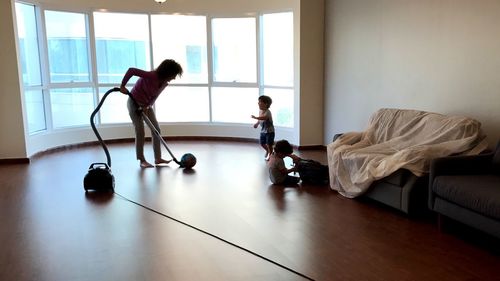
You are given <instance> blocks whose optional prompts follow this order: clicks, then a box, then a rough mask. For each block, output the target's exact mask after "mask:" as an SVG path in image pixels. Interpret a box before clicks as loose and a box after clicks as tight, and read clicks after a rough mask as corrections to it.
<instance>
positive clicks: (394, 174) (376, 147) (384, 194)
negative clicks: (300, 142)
mask: <svg viewBox="0 0 500 281" xmlns="http://www.w3.org/2000/svg"><path fill="white" fill-rule="evenodd" d="M487 147H488V143H487V142H486V140H485V136H484V134H483V133H482V130H481V123H480V122H478V121H477V120H474V119H472V118H468V117H463V116H447V115H442V114H439V113H433V112H426V111H420V110H412V109H394V108H382V109H379V110H377V111H376V112H374V113H373V114H372V115H371V117H370V120H369V122H368V126H367V128H366V129H365V130H364V131H359V132H358V131H356V132H346V133H342V134H338V135H336V138H334V140H333V141H332V143H330V144H328V145H327V157H328V168H329V177H330V187H331V189H333V190H335V191H337V192H338V193H339V194H341V195H343V196H345V197H347V198H370V199H373V200H376V201H378V202H381V203H383V204H385V205H388V206H390V207H393V208H396V209H398V210H400V211H402V212H403V213H406V214H409V215H411V214H418V213H420V212H425V211H426V210H428V208H427V201H428V198H427V197H428V184H429V166H430V161H431V159H433V158H436V157H445V156H449V155H477V154H479V153H480V152H482V151H483V150H485V149H487Z"/></svg>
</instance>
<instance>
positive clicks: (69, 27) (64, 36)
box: [45, 11, 90, 83]
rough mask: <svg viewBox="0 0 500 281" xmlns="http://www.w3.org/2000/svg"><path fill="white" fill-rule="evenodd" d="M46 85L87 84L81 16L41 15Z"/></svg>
mask: <svg viewBox="0 0 500 281" xmlns="http://www.w3.org/2000/svg"><path fill="white" fill-rule="evenodd" d="M45 26H46V28H47V45H48V53H49V70H50V81H51V82H52V83H64V82H89V81H90V73H89V59H88V47H87V46H88V44H87V28H86V21H85V15H84V14H77V13H68V12H58V11H45Z"/></svg>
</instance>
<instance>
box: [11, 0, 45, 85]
mask: <svg viewBox="0 0 500 281" xmlns="http://www.w3.org/2000/svg"><path fill="white" fill-rule="evenodd" d="M16 18H17V34H18V36H19V55H20V58H19V59H20V61H21V70H22V75H23V84H24V85H27V86H35V85H37V86H39V85H41V84H42V78H41V75H40V56H39V50H38V35H37V31H36V16H35V7H34V6H33V5H28V4H21V3H17V2H16Z"/></svg>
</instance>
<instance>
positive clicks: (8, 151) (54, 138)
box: [0, 0, 324, 159]
mask: <svg viewBox="0 0 500 281" xmlns="http://www.w3.org/2000/svg"><path fill="white" fill-rule="evenodd" d="M0 2H1V10H2V17H1V18H0V26H1V28H2V33H1V35H0V36H1V37H0V39H1V40H2V42H7V44H6V45H5V47H4V43H2V52H1V54H2V61H0V62H1V65H0V69H1V71H2V78H1V79H2V80H1V82H2V85H0V87H1V88H0V90H2V92H5V93H8V94H7V96H4V95H2V105H0V106H1V107H2V108H4V110H2V116H5V117H4V118H2V119H1V120H0V128H1V129H2V131H5V130H9V131H11V132H12V135H8V136H7V135H6V134H4V133H2V140H1V142H0V144H1V145H0V159H5V158H25V157H28V156H31V155H33V154H35V153H36V152H39V151H43V150H46V149H50V148H53V147H57V146H61V145H66V144H73V143H80V142H88V141H95V140H96V138H95V136H94V134H93V133H92V131H91V130H90V128H76V129H72V130H65V131H56V132H52V133H50V134H47V133H41V134H37V135H34V136H28V137H27V140H26V141H25V140H24V131H25V129H24V126H23V124H22V123H23V122H22V120H23V118H22V113H21V112H22V111H21V106H22V102H21V94H20V89H19V76H18V71H17V70H16V71H13V68H12V67H11V66H12V65H17V61H16V59H15V58H16V57H17V52H16V50H15V40H14V38H15V36H14V33H13V32H14V31H13V29H14V27H13V24H12V14H11V10H12V8H11V5H12V6H13V3H14V0H8V1H0ZM301 2H304V3H306V2H307V3H309V2H311V3H313V4H314V5H312V6H309V5H301ZM36 3H39V4H42V5H44V6H45V7H49V8H52V9H63V10H76V11H83V10H86V11H93V10H97V9H105V10H109V11H113V12H165V13H173V12H176V13H184V14H186V13H194V14H209V15H214V16H224V15H234V14H235V13H238V14H241V15H243V14H246V13H248V14H255V13H256V12H259V11H264V12H273V11H282V10H283V9H286V10H291V11H293V12H294V13H295V14H296V15H300V12H301V11H300V10H301V9H304V11H303V13H304V14H305V15H306V21H307V22H310V23H312V26H311V28H322V26H321V25H320V22H322V17H323V3H324V0H308V1H305V0H294V1H290V0H253V1H247V0H231V1H227V0H210V1H206V0H167V2H166V3H164V4H157V3H155V2H154V1H153V0H128V1H122V0H73V1H71V2H70V3H69V2H67V1H64V0H42V1H36ZM309 9H311V10H309ZM4 14H5V15H4ZM316 15H317V16H316ZM300 21H301V18H300V17H297V16H296V17H295V23H294V24H295V27H296V29H295V36H296V38H297V40H296V41H295V45H296V46H295V49H296V54H295V62H296V70H295V74H296V77H295V86H296V88H297V89H300V90H298V92H297V99H296V102H297V105H296V110H297V111H296V112H297V116H300V114H302V116H303V118H308V119H311V120H314V121H312V122H314V123H315V124H316V123H318V124H317V127H314V129H311V128H309V126H308V124H307V123H304V122H302V121H300V119H299V118H298V117H297V118H296V126H295V129H293V130H291V129H279V130H278V131H277V138H280V139H281V138H284V139H289V140H290V141H291V142H292V143H294V144H297V145H317V144H322V141H323V140H322V139H323V137H322V129H323V126H322V125H321V124H320V123H321V120H322V115H323V113H322V111H321V110H318V103H322V97H323V91H322V84H321V82H322V76H323V75H322V68H317V67H316V64H318V62H322V61H323V53H322V51H321V52H320V51H318V50H320V49H321V48H322V43H318V42H322V40H323V39H322V38H323V32H322V31H321V32H317V33H314V34H312V35H308V36H306V37H304V38H305V40H309V41H304V40H302V41H301V40H300V38H301V37H300V34H299V33H300V32H301V31H302V32H304V30H302V29H303V28H304V26H302V25H300ZM4 30H5V32H4ZM309 42H310V43H309ZM309 44H312V46H313V47H309ZM320 45H321V46H320ZM301 48H302V49H305V50H308V51H310V50H313V51H314V52H313V53H311V54H308V55H307V56H308V58H309V59H308V60H310V61H312V63H308V64H305V67H311V66H313V67H316V68H315V70H314V71H313V72H309V71H308V70H302V69H301V68H302V67H301V66H300V63H299V59H300V57H301V53H300V49H301ZM313 64H314V65H313ZM319 69H321V70H319ZM4 72H5V73H8V75H4ZM320 72H321V73H320ZM301 73H307V74H305V75H303V76H302V77H301ZM304 79H307V82H308V83H305V82H304ZM4 81H8V82H9V83H4ZM303 83H305V85H301V84H303ZM301 93H307V98H306V99H304V98H303V97H301ZM4 99H5V101H4ZM301 102H304V105H300V103H301ZM7 104H8V105H7ZM320 108H321V107H320ZM299 112H300V113H299ZM303 112H310V113H309V114H307V115H304V114H303ZM7 116H8V118H7ZM304 116H306V117H304ZM9 120H10V121H9ZM12 120H15V121H14V122H11V121H12ZM299 122H300V123H299ZM302 129H304V130H306V131H307V133H305V134H304V135H305V136H307V137H305V138H304V137H301V135H302V134H301V130H302ZM162 131H163V132H165V135H168V136H222V137H241V138H257V137H258V131H256V130H255V129H253V127H252V126H250V125H249V126H244V125H236V126H231V125H227V124H219V125H207V124H205V125H204V124H194V125H185V124H184V125H182V124H173V125H168V126H162ZM100 132H101V134H102V136H103V137H104V138H105V139H119V138H131V137H133V134H132V130H131V128H130V127H129V126H116V127H103V128H102V129H100Z"/></svg>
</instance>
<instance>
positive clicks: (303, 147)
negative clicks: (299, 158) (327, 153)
mask: <svg viewBox="0 0 500 281" xmlns="http://www.w3.org/2000/svg"><path fill="white" fill-rule="evenodd" d="M297 149H298V150H326V146H324V145H300V146H298V147H297Z"/></svg>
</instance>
